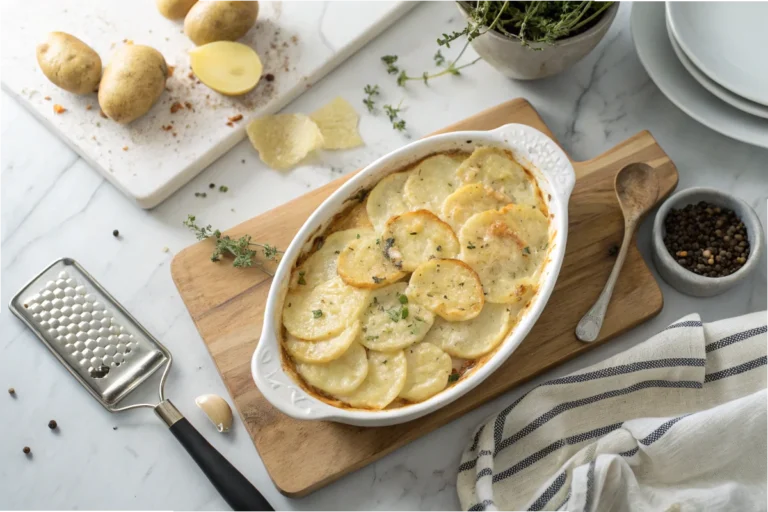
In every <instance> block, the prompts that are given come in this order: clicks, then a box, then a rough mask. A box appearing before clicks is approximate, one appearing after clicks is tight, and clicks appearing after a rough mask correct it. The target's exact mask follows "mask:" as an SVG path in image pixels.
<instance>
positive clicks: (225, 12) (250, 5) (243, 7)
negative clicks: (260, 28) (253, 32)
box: [184, 2, 259, 46]
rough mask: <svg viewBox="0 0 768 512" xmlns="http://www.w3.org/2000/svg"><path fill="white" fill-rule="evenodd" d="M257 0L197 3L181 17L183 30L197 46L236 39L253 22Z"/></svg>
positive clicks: (257, 7)
mask: <svg viewBox="0 0 768 512" xmlns="http://www.w3.org/2000/svg"><path fill="white" fill-rule="evenodd" d="M258 15H259V2H198V3H196V4H195V5H194V6H192V9H190V10H189V13H188V14H187V17H186V18H184V33H185V34H187V37H188V38H190V39H191V40H192V42H193V43H195V44H196V45H197V46H200V45H204V44H208V43H213V42H215V41H236V40H237V39H240V38H241V37H243V36H244V35H245V34H246V33H248V31H249V30H250V29H251V27H252V26H253V24H254V23H256V17H257V16H258Z"/></svg>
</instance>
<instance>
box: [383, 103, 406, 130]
mask: <svg viewBox="0 0 768 512" xmlns="http://www.w3.org/2000/svg"><path fill="white" fill-rule="evenodd" d="M402 104H403V102H402V101H401V102H400V103H398V104H397V107H393V106H392V105H384V107H382V108H383V109H384V113H385V114H387V117H388V118H389V120H390V121H391V122H392V128H394V129H395V130H397V131H400V132H402V131H403V130H405V120H403V119H400V111H401V110H402V108H400V105H402Z"/></svg>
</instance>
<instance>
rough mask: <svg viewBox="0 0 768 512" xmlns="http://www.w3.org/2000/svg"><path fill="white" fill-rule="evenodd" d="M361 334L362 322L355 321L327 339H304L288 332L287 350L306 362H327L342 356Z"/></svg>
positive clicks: (294, 356) (285, 344)
mask: <svg viewBox="0 0 768 512" xmlns="http://www.w3.org/2000/svg"><path fill="white" fill-rule="evenodd" d="M359 334H360V322H355V323H353V324H352V325H350V326H349V327H347V328H346V329H344V330H343V331H341V334H338V335H336V336H332V337H330V338H328V339H325V340H318V341H309V340H302V339H299V338H297V337H296V336H293V335H292V334H288V335H287V336H286V339H285V343H284V344H283V345H284V346H285V350H286V352H288V354H290V355H291V356H292V357H293V358H295V359H297V360H299V361H301V362H304V363H327V362H329V361H333V360H334V359H338V358H339V357H341V356H342V355H343V354H344V353H345V352H346V351H347V349H348V348H349V347H350V346H351V345H352V343H353V342H354V341H355V340H356V339H357V336H358V335H359Z"/></svg>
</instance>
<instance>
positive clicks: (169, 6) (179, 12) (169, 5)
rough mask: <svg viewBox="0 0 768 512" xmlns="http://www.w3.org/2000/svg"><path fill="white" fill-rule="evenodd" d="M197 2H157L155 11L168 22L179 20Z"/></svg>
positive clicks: (178, 0) (188, 0)
mask: <svg viewBox="0 0 768 512" xmlns="http://www.w3.org/2000/svg"><path fill="white" fill-rule="evenodd" d="M196 3H197V0H157V1H156V5H157V10H158V12H160V14H162V15H163V17H165V18H168V19H169V20H180V19H182V18H183V17H184V16H186V15H187V13H188V12H189V10H190V9H191V8H192V6H193V5H195V4H196Z"/></svg>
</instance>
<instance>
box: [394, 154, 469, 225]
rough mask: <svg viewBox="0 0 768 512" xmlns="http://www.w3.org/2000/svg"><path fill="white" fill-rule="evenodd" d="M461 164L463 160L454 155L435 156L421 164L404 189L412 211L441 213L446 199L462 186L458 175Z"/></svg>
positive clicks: (417, 166) (414, 170)
mask: <svg viewBox="0 0 768 512" xmlns="http://www.w3.org/2000/svg"><path fill="white" fill-rule="evenodd" d="M459 164H461V159H460V158H459V157H458V156H453V155H435V156H431V157H429V158H425V159H424V160H422V161H421V162H419V164H418V165H416V166H415V167H414V168H413V170H412V171H411V175H410V177H409V178H408V181H406V182H405V186H404V187H403V193H404V194H405V199H406V201H408V203H410V205H411V206H412V209H414V210H419V209H424V210H430V211H432V212H436V213H439V212H440V211H441V210H442V207H443V201H445V198H446V197H448V196H449V195H451V194H452V193H454V192H455V191H456V190H457V189H458V188H459V186H460V181H459V179H458V176H457V175H456V169H458V167H459Z"/></svg>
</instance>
